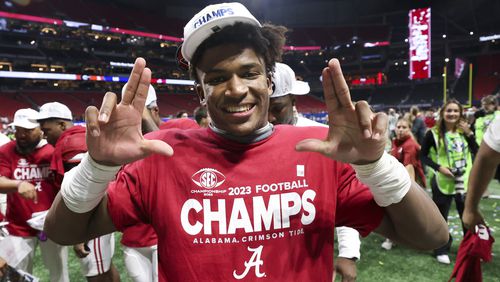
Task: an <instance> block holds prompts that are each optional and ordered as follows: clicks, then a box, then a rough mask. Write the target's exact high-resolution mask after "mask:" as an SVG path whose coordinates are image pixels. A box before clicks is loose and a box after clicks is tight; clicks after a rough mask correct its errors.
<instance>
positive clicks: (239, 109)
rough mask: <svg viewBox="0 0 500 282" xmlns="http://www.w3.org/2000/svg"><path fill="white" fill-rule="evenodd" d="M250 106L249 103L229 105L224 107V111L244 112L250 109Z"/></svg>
mask: <svg viewBox="0 0 500 282" xmlns="http://www.w3.org/2000/svg"><path fill="white" fill-rule="evenodd" d="M250 108H251V106H250V105H244V106H229V107H227V108H226V111H228V112H230V113H240V112H246V111H248V110H250Z"/></svg>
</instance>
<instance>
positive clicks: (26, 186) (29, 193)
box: [17, 181, 38, 204]
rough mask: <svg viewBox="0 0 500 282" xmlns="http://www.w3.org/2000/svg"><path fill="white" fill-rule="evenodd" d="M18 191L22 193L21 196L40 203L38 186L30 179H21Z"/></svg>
mask: <svg viewBox="0 0 500 282" xmlns="http://www.w3.org/2000/svg"><path fill="white" fill-rule="evenodd" d="M17 193H19V195H21V197H23V198H25V199H27V200H32V201H33V202H35V204H36V203H38V196H37V193H36V187H35V185H33V184H31V183H30V182H28V181H21V182H20V183H19V184H18V185H17Z"/></svg>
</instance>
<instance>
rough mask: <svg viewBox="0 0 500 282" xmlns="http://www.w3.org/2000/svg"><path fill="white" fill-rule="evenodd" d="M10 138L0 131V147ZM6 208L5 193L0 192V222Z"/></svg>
mask: <svg viewBox="0 0 500 282" xmlns="http://www.w3.org/2000/svg"><path fill="white" fill-rule="evenodd" d="M10 141H11V140H10V138H9V137H7V135H5V134H3V133H0V147H1V146H3V145H5V144H7V143H9V142H10ZM6 210H7V195H6V194H2V193H0V222H1V221H2V220H3V218H4V216H5V211H6Z"/></svg>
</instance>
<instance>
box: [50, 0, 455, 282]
mask: <svg viewBox="0 0 500 282" xmlns="http://www.w3.org/2000/svg"><path fill="white" fill-rule="evenodd" d="M207 15H208V16H207ZM283 31H284V30H283V29H282V28H278V27H273V26H261V24H260V23H259V22H258V21H257V20H256V19H255V18H254V17H253V16H252V15H251V14H250V12H249V11H248V10H247V9H246V8H245V7H244V6H243V5H241V4H239V3H224V4H217V5H211V6H208V7H206V8H205V9H203V10H202V11H201V12H200V13H198V14H197V15H195V17H194V18H193V19H192V20H191V21H190V22H189V23H188V24H187V25H186V27H185V29H184V38H185V41H184V44H183V47H182V54H183V55H184V57H185V59H186V60H187V61H189V62H190V66H191V72H192V74H193V77H194V78H195V81H196V89H197V92H198V95H199V97H200V100H201V101H202V103H206V105H207V108H208V111H209V114H210V116H211V117H212V123H211V126H210V128H208V129H196V130H168V131H160V132H154V133H152V134H150V135H148V136H147V138H144V137H143V136H142V134H141V128H140V122H141V113H142V110H143V107H144V103H145V102H144V101H145V98H146V95H147V89H148V86H149V83H150V79H151V71H150V70H149V69H148V68H146V62H145V61H144V60H143V59H142V58H139V59H137V60H136V63H135V66H134V68H133V70H132V73H131V76H130V80H129V82H128V84H127V89H126V91H125V94H124V95H123V97H122V100H121V101H120V103H119V104H117V98H116V95H115V94H114V93H106V95H105V97H104V101H103V104H102V106H101V108H100V109H99V110H98V109H97V108H95V107H89V108H88V109H87V111H86V122H87V128H88V135H87V145H88V149H89V155H88V157H86V158H85V159H84V160H83V161H82V163H81V164H80V165H79V166H78V167H77V168H75V169H73V170H72V171H70V172H69V173H67V175H66V176H65V178H64V183H63V187H62V192H61V194H60V195H59V196H58V197H57V200H56V201H57V202H56V203H55V204H54V205H53V207H52V208H51V211H50V213H49V215H48V218H47V220H46V222H45V224H46V226H45V228H46V231H47V232H48V234H49V236H50V237H51V238H53V239H54V240H56V241H58V242H61V243H65V244H71V243H74V242H78V241H83V240H85V239H86V238H91V237H93V236H94V237H95V236H97V235H100V234H104V233H109V232H112V231H114V230H116V229H118V230H123V229H124V228H127V226H131V225H134V224H137V223H139V222H148V223H150V224H151V225H152V226H153V228H154V229H155V231H156V233H157V235H158V259H159V280H160V281H167V279H168V280H171V281H200V280H203V281H227V280H234V279H238V280H239V279H247V280H258V279H260V278H264V277H265V278H266V279H268V280H270V281H283V280H292V279H293V280H298V281H328V280H330V281H331V279H332V275H333V230H334V226H335V225H339V226H342V225H344V226H350V227H353V228H356V229H358V231H359V232H360V233H361V234H362V235H367V234H368V233H369V232H370V231H373V230H376V231H377V232H379V233H381V234H383V235H384V236H387V237H390V238H392V239H394V240H398V241H400V242H402V243H406V244H408V245H410V246H413V247H415V248H423V249H431V248H435V247H437V246H441V245H443V244H445V243H446V240H447V226H446V224H445V222H444V220H443V219H442V218H441V217H439V211H438V210H437V208H436V207H435V206H434V204H433V203H432V201H431V200H430V199H429V198H428V196H427V195H426V194H425V193H424V192H423V191H422V189H420V188H419V187H418V186H417V185H416V184H414V183H412V182H411V181H410V178H409V176H408V174H407V173H406V170H405V169H404V167H402V166H401V165H400V164H399V163H398V162H397V161H396V160H395V159H393V158H391V157H390V156H388V155H386V154H384V153H383V151H384V146H385V136H386V135H385V130H386V122H387V117H386V116H385V115H384V114H373V113H372V112H371V111H370V108H369V105H368V104H367V103H366V102H358V103H356V104H355V105H354V104H353V103H352V102H351V99H350V95H349V90H348V88H347V84H346V83H345V80H344V78H343V76H342V72H341V70H340V65H339V62H338V61H337V60H335V59H334V60H331V61H330V62H329V64H328V66H327V67H326V68H325V69H324V70H323V87H324V92H325V97H326V101H327V106H328V109H329V116H330V117H333V116H335V119H331V120H330V121H329V125H330V127H329V129H327V128H314V127H304V128H298V127H292V126H276V127H273V126H272V125H270V124H269V123H268V121H267V113H268V107H269V95H271V93H272V86H271V73H272V70H273V66H274V64H275V62H276V60H277V59H279V57H280V54H281V53H280V52H281V47H282V45H283V43H284V36H283V33H284V32H283ZM167 143H168V144H167ZM172 148H175V155H174V154H173V149H172ZM319 153H321V154H319ZM348 163H352V164H353V166H355V169H356V173H357V176H358V178H359V180H358V178H356V173H355V172H354V170H353V168H352V167H351V165H349V164H348ZM354 164H356V165H354ZM122 165H125V166H124V168H123V169H122V170H121V171H120V172H119V173H118V175H117V177H116V181H114V182H112V183H111V184H110V185H109V187H108V182H109V181H111V180H113V179H114V178H115V174H116V173H117V172H118V170H119V169H120V167H121V166H122ZM361 181H362V182H364V183H366V184H367V185H365V184H363V183H361ZM297 183H300V185H298V184H297ZM264 186H265V187H269V189H267V188H266V189H265V190H264V189H258V187H264ZM368 187H370V188H368ZM77 222H78V224H77ZM60 230H71V233H70V232H68V231H67V232H66V233H65V234H62V232H59V231H60Z"/></svg>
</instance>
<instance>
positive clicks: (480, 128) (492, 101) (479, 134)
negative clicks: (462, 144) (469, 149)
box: [474, 95, 500, 144]
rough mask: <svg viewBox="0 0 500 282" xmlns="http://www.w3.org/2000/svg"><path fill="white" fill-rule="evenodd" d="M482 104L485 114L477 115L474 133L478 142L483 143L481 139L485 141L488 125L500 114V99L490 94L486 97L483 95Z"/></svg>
mask: <svg viewBox="0 0 500 282" xmlns="http://www.w3.org/2000/svg"><path fill="white" fill-rule="evenodd" d="M481 106H482V108H483V109H482V112H483V113H484V115H481V116H479V117H476V120H475V122H474V127H475V132H474V134H475V135H476V143H477V144H481V141H483V135H484V133H485V132H486V130H487V129H488V126H489V125H490V124H491V122H492V121H493V120H494V119H495V118H496V117H497V116H500V111H498V110H497V108H498V100H497V97H496V96H494V95H488V96H486V97H483V99H481Z"/></svg>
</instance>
